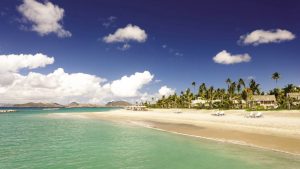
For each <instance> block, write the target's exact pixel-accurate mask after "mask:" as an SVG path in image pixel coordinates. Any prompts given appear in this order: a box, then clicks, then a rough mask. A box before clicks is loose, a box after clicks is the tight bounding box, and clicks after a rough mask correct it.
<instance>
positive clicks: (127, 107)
mask: <svg viewBox="0 0 300 169" xmlns="http://www.w3.org/2000/svg"><path fill="white" fill-rule="evenodd" d="M125 109H126V110H133V111H147V107H146V106H138V105H136V106H126V107H125Z"/></svg>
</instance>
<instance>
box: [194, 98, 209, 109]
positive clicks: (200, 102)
mask: <svg viewBox="0 0 300 169" xmlns="http://www.w3.org/2000/svg"><path fill="white" fill-rule="evenodd" d="M206 103H207V100H204V99H202V98H201V97H198V98H197V99H196V100H192V107H197V106H200V105H205V104H206Z"/></svg>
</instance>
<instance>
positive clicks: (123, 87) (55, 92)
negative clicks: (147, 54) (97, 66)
mask: <svg viewBox="0 0 300 169" xmlns="http://www.w3.org/2000/svg"><path fill="white" fill-rule="evenodd" d="M53 62H54V58H51V57H48V56H46V55H43V54H36V55H1V56H0V68H1V72H0V79H1V81H0V95H1V97H0V102H2V103H24V102H29V101H33V102H59V103H69V102H71V101H78V102H90V103H105V102H107V101H110V100H112V99H116V100H118V99H120V98H121V99H125V100H126V99H127V100H130V99H135V98H140V97H142V96H143V95H144V94H143V92H142V91H141V90H142V88H143V87H144V86H145V85H147V84H148V83H150V82H151V81H152V79H153V77H154V75H152V74H151V73H150V72H148V71H144V72H142V73H139V72H136V73H135V74H133V75H131V76H123V77H122V78H121V79H118V80H114V81H112V82H107V81H106V79H105V78H102V77H98V76H95V75H91V74H86V73H67V72H65V71H64V69H62V68H58V69H56V70H54V71H53V72H52V73H49V74H42V73H37V72H29V73H28V74H26V75H22V74H21V73H19V71H20V70H21V69H35V68H38V67H44V66H46V65H47V64H52V63H53Z"/></svg>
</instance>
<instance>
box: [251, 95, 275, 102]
mask: <svg viewBox="0 0 300 169" xmlns="http://www.w3.org/2000/svg"><path fill="white" fill-rule="evenodd" d="M250 100H252V101H276V97H275V95H254V96H252V98H251V99H250Z"/></svg>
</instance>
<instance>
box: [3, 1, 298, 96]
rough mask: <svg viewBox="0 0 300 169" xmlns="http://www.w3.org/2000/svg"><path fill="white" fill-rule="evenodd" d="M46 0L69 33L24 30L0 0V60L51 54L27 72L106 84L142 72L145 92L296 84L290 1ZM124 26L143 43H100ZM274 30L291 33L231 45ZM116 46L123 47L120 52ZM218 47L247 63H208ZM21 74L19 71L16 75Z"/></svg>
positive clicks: (294, 7)
mask: <svg viewBox="0 0 300 169" xmlns="http://www.w3.org/2000/svg"><path fill="white" fill-rule="evenodd" d="M38 2H39V3H41V4H43V3H44V1H38ZM49 2H50V3H52V4H54V5H57V6H58V7H59V8H61V9H63V10H64V15H63V17H62V18H61V20H59V23H60V25H61V26H62V27H63V29H64V30H67V31H69V32H70V33H71V34H72V35H71V36H68V37H58V35H57V33H55V32H50V33H48V34H45V35H41V34H39V33H38V32H37V31H33V30H32V25H33V24H34V23H33V22H31V21H28V18H27V21H24V20H26V17H25V19H24V14H22V12H20V10H18V6H20V5H21V4H23V3H24V2H23V1H21V0H16V1H13V0H1V2H0V12H1V15H0V23H1V24H0V55H8V54H35V53H43V54H45V55H47V56H51V57H54V58H55V62H54V64H49V65H48V66H46V67H43V68H38V69H36V70H34V71H35V72H39V73H42V74H48V73H51V72H53V70H55V69H57V68H63V69H64V71H65V72H68V73H77V72H83V73H86V74H91V75H96V76H99V77H103V78H105V79H107V80H108V81H113V80H115V79H119V78H121V77H122V76H125V75H128V76H129V75H132V74H134V73H135V72H143V71H145V70H147V71H149V72H150V73H151V74H153V75H154V78H153V79H152V81H151V83H149V84H147V85H146V86H144V87H143V89H142V91H146V92H148V93H155V92H156V91H157V90H158V89H160V87H161V86H164V85H167V86H168V87H170V88H172V89H176V91H177V92H180V91H181V90H184V89H186V88H187V87H190V86H191V85H190V84H191V82H192V81H195V82H197V83H198V84H199V83H201V82H206V83H207V84H209V85H214V86H215V87H225V86H226V85H225V82H224V81H225V79H226V78H228V77H230V78H231V79H233V80H237V79H238V78H244V79H247V78H248V77H255V80H256V81H257V82H258V83H260V84H261V87H262V89H263V90H268V89H270V88H273V87H275V86H276V84H275V82H274V81H273V80H272V79H271V74H272V73H273V72H275V71H278V72H280V74H281V75H282V79H281V80H279V82H278V86H284V85H286V84H288V83H293V84H296V85H300V76H299V74H300V68H299V63H300V56H299V53H300V48H299V46H300V41H299V38H298V36H299V34H300V22H299V21H300V15H299V13H300V2H298V1H294V0H285V1H283V0H282V1H279V0H263V1H261V0H248V1H246V0H245V1H238V0H224V1H221V2H220V1H216V0H209V1H201V2H199V1H196V0H194V1H193V0H187V1H182V2H177V1H170V0H166V1H163V2H162V1H150V0H149V1H148V0H145V1H143V2H141V1H138V0H129V1H126V2H125V1H122V0H102V1H92V0H85V1H83V0H82V1H59V0H50V1H49ZM112 16H113V17H112ZM22 19H23V20H22ZM128 24H132V25H134V26H138V27H139V28H140V29H142V30H144V31H145V33H146V34H147V38H146V40H145V41H144V42H138V41H136V40H134V39H131V40H128V41H126V42H121V43H118V42H116V43H106V42H104V41H103V38H104V37H105V36H108V35H109V34H114V32H116V30H117V29H119V28H125V27H126V26H127V25H128ZM277 29H281V30H286V31H288V32H290V33H292V35H293V36H294V38H290V39H283V40H277V42H269V43H261V44H258V45H253V44H241V43H239V42H238V41H239V40H240V36H242V35H247V34H250V33H251V32H253V31H255V30H264V31H271V32H272V31H273V32H275V31H276V30H277ZM278 41H279V42H278ZM124 44H129V45H130V48H129V49H127V50H120V48H121V47H122V45H124ZM164 45H165V46H164ZM163 46H164V47H165V48H164V47H163ZM223 50H226V51H227V52H228V53H231V54H232V55H244V54H248V55H249V56H250V57H251V60H250V61H247V62H241V63H235V64H220V63H216V62H214V61H213V57H214V56H216V55H217V54H218V53H219V52H221V51H223ZM29 71H30V70H27V69H22V70H21V73H22V74H26V73H28V72H29ZM155 80H160V82H157V83H156V82H155Z"/></svg>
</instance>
